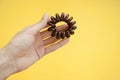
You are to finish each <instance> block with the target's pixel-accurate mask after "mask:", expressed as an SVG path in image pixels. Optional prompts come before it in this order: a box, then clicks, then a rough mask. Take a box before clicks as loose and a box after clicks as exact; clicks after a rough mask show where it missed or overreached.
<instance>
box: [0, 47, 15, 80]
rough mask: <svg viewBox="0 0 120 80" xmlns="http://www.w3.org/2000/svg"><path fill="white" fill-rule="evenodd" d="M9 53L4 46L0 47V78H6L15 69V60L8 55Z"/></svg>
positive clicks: (0, 79)
mask: <svg viewBox="0 0 120 80" xmlns="http://www.w3.org/2000/svg"><path fill="white" fill-rule="evenodd" d="M10 53H11V52H10V51H9V49H7V48H6V47H4V48H3V49H0V80H4V79H6V78H7V77H8V76H9V75H11V74H13V73H15V72H16V71H17V69H16V67H15V66H16V65H15V61H14V59H12V57H10Z"/></svg>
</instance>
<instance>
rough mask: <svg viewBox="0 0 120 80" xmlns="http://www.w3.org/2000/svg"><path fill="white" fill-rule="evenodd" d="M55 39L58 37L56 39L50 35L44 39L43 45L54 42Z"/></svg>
mask: <svg viewBox="0 0 120 80" xmlns="http://www.w3.org/2000/svg"><path fill="white" fill-rule="evenodd" d="M57 40H58V39H56V38H55V37H50V38H48V39H46V40H44V45H45V46H47V45H49V44H52V43H54V42H56V41H57Z"/></svg>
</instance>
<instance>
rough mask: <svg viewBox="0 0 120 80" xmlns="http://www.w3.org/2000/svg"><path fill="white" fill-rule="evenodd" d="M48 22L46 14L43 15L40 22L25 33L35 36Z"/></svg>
mask: <svg viewBox="0 0 120 80" xmlns="http://www.w3.org/2000/svg"><path fill="white" fill-rule="evenodd" d="M48 21H49V18H48V14H47V13H46V14H44V16H43V18H42V19H41V21H39V22H37V23H36V24H34V25H32V26H30V28H28V29H27V30H26V31H25V32H27V33H31V34H36V33H37V32H39V31H40V30H41V29H42V28H44V27H46V26H47V22H48Z"/></svg>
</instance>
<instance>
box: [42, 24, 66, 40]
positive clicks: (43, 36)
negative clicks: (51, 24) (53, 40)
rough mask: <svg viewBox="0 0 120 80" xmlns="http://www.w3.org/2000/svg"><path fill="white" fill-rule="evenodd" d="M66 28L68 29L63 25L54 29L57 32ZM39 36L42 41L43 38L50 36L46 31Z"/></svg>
mask: <svg viewBox="0 0 120 80" xmlns="http://www.w3.org/2000/svg"><path fill="white" fill-rule="evenodd" d="M67 27H68V25H67V24H63V25H61V26H58V27H56V29H57V30H65V29H67ZM40 34H41V37H42V39H44V38H46V37H48V36H50V35H51V32H50V31H48V30H45V31H43V32H41V33H40Z"/></svg>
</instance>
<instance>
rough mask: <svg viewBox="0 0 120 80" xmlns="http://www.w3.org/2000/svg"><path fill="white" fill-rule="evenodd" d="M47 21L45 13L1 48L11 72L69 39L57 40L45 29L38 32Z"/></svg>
mask: <svg viewBox="0 0 120 80" xmlns="http://www.w3.org/2000/svg"><path fill="white" fill-rule="evenodd" d="M48 21H49V17H48V14H45V15H44V16H43V18H42V20H41V21H39V22H38V23H36V24H34V25H32V26H28V27H27V28H25V29H23V30H22V31H20V32H18V33H17V34H16V35H15V36H14V38H13V39H12V40H11V41H10V42H9V43H8V44H7V45H6V46H5V47H4V48H3V49H2V51H1V52H2V53H4V54H5V55H7V58H8V61H10V63H11V64H12V66H13V67H12V68H13V69H12V70H13V71H12V73H15V72H19V71H22V70H24V69H26V68H28V67H29V66H31V65H32V64H34V63H35V62H36V61H38V60H39V59H40V58H41V57H43V56H44V55H46V54H47V53H50V52H52V51H54V50H56V49H58V48H60V47H62V46H63V45H65V44H66V43H67V42H68V41H69V39H63V40H61V39H60V40H57V39H56V38H54V37H50V32H49V31H47V30H44V31H42V32H40V30H42V29H45V28H47V27H48V25H47V22H48ZM66 27H67V25H61V26H60V27H57V28H58V29H65V28H66ZM56 41H57V42H56ZM50 44H51V45H50ZM10 69H11V68H10ZM0 70H1V69H0ZM3 74H4V75H5V73H3ZM8 75H10V74H8Z"/></svg>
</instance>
